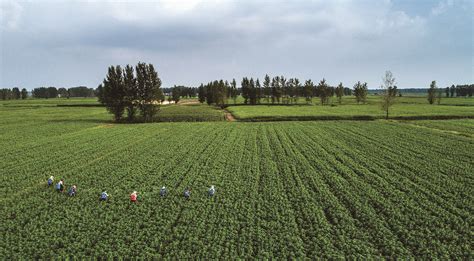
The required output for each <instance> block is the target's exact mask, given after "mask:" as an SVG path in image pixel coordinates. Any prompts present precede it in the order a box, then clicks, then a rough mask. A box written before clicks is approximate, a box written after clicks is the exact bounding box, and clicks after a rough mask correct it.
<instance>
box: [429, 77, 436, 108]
mask: <svg viewBox="0 0 474 261" xmlns="http://www.w3.org/2000/svg"><path fill="white" fill-rule="evenodd" d="M437 90H438V87H436V81H432V82H431V84H430V88H429V89H428V102H429V103H430V104H433V103H434V102H435V98H436V92H437Z"/></svg>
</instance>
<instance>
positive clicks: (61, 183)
mask: <svg viewBox="0 0 474 261" xmlns="http://www.w3.org/2000/svg"><path fill="white" fill-rule="evenodd" d="M53 183H54V177H53V176H51V177H49V179H48V187H50V186H52V185H53ZM55 189H56V191H58V192H59V193H63V192H65V191H66V185H65V184H64V179H61V180H59V181H58V183H56V184H55ZM76 192H77V186H76V185H72V186H71V187H70V188H69V190H68V192H67V193H68V195H69V196H71V197H72V196H75V195H76ZM207 192H208V194H209V196H210V197H212V196H214V194H215V193H216V189H215V187H214V185H212V186H211V187H210V188H209V189H208V190H207ZM167 193H168V191H167V189H166V187H165V186H163V187H161V189H160V196H161V197H164V196H166V194H167ZM190 197H191V188H189V187H188V188H186V189H185V190H184V198H185V199H190ZM108 198H109V194H107V191H104V192H102V193H101V194H100V198H99V200H100V201H107V199H108ZM137 200H138V192H137V191H133V192H132V193H131V194H130V201H131V202H137Z"/></svg>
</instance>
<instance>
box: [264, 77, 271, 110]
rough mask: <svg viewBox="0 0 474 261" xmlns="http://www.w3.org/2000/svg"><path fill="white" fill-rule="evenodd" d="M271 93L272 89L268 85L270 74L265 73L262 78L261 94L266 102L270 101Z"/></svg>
mask: <svg viewBox="0 0 474 261" xmlns="http://www.w3.org/2000/svg"><path fill="white" fill-rule="evenodd" d="M271 93H272V89H271V87H270V76H268V74H265V78H264V80H263V94H264V96H265V101H266V102H267V103H270V96H271Z"/></svg>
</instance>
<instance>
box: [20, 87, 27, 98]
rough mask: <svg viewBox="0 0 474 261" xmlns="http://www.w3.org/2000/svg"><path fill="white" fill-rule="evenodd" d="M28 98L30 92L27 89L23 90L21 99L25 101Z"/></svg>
mask: <svg viewBox="0 0 474 261" xmlns="http://www.w3.org/2000/svg"><path fill="white" fill-rule="evenodd" d="M26 98H28V91H27V90H26V89H25V88H23V89H21V99H22V100H24V99H26Z"/></svg>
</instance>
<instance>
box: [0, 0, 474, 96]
mask: <svg viewBox="0 0 474 261" xmlns="http://www.w3.org/2000/svg"><path fill="white" fill-rule="evenodd" d="M473 2H474V1H470V0H416V1H415V0H391V1H390V0H362V1H355V0H332V1H328V0H307V1H303V0H293V1H290V0H273V1H270V0H252V1H246V0H161V1H123V0H122V1H66V0H62V1H51V0H50V1H41V0H36V1H12V0H0V54H1V56H0V88H12V87H15V86H18V87H20V88H23V87H24V88H27V89H32V88H36V87H39V86H56V87H72V86H79V85H85V86H88V87H92V88H95V87H97V85H99V84H100V83H101V82H102V80H103V78H104V77H105V74H106V72H107V68H108V66H110V65H122V66H123V65H126V64H131V65H135V64H136V63H138V62H139V61H141V62H147V63H152V64H153V65H154V66H155V68H156V69H157V71H158V74H159V76H160V78H161V79H162V81H163V86H164V87H168V86H173V85H175V84H176V85H186V86H198V85H199V84H200V83H207V82H209V81H212V80H215V79H225V80H231V79H232V78H236V79H237V82H238V83H240V80H241V78H242V77H244V76H247V77H254V78H257V77H258V78H260V79H262V78H263V77H264V76H265V74H269V75H270V76H272V77H273V76H276V75H284V76H285V77H287V78H292V77H297V78H299V79H300V80H306V79H312V80H313V82H319V81H320V80H321V79H322V78H325V79H326V80H327V81H328V82H329V83H330V84H332V85H337V84H338V83H339V82H342V83H343V84H344V86H348V87H352V86H353V85H354V84H355V83H356V82H357V81H361V82H367V83H368V86H369V88H378V87H379V86H380V85H381V83H382V76H383V75H384V73H385V71H386V70H390V71H391V72H392V73H393V74H394V76H395V78H396V84H397V86H398V87H399V88H409V87H429V84H430V83H431V81H432V80H436V81H437V83H438V86H439V87H445V86H447V85H451V84H465V83H474V52H473V51H474V50H473V49H474V47H473V46H474V28H473V23H474V18H473V17H474V15H473V14H474V13H473V11H474V10H473Z"/></svg>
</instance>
